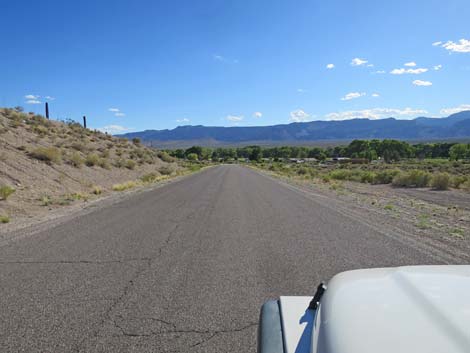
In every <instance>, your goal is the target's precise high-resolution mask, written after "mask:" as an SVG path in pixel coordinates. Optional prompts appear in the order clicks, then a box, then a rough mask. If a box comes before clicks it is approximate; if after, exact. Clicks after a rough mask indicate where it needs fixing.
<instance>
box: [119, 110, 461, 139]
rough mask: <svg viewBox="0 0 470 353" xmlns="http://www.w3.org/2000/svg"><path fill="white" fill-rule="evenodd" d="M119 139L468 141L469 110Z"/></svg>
mask: <svg viewBox="0 0 470 353" xmlns="http://www.w3.org/2000/svg"><path fill="white" fill-rule="evenodd" d="M119 136H121V137H125V138H129V139H132V138H134V137H138V138H140V139H141V140H142V141H143V142H146V143H151V144H152V145H154V146H167V147H185V146H189V145H192V144H198V145H203V146H204V145H205V146H217V145H241V144H243V145H246V144H256V143H258V144H264V145H266V144H272V145H279V144H283V143H284V144H287V143H301V142H303V143H312V142H314V141H328V140H330V141H332V140H335V141H339V140H352V139H372V138H377V139H384V138H393V139H400V140H439V139H462V138H463V139H465V138H470V111H463V112H460V113H456V114H453V115H450V116H448V117H447V118H426V117H420V118H416V119H413V120H399V119H395V118H388V119H378V120H370V119H351V120H342V121H312V122H305V123H291V124H283V125H273V126H253V127H252V126H250V127H214V126H202V125H198V126H190V125H188V126H178V127H177V128H175V129H172V130H145V131H141V132H132V133H127V134H123V135H119Z"/></svg>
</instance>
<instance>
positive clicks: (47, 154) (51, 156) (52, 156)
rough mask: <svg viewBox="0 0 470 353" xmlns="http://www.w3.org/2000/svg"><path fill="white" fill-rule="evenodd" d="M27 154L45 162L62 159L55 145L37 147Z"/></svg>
mask: <svg viewBox="0 0 470 353" xmlns="http://www.w3.org/2000/svg"><path fill="white" fill-rule="evenodd" d="M29 155H30V156H31V157H32V158H35V159H38V160H40V161H44V162H46V163H47V164H54V163H55V164H58V163H60V162H61V160H62V157H61V155H62V154H61V152H60V150H59V149H58V148H57V147H38V148H35V149H34V150H32V151H31V152H30V153H29Z"/></svg>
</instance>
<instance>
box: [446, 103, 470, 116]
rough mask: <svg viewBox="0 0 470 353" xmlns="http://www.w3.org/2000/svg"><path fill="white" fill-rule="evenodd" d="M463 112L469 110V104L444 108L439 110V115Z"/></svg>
mask: <svg viewBox="0 0 470 353" xmlns="http://www.w3.org/2000/svg"><path fill="white" fill-rule="evenodd" d="M465 110H470V104H461V105H459V106H458V107H453V108H444V109H441V111H440V113H441V114H442V115H452V114H455V113H460V112H463V111H465Z"/></svg>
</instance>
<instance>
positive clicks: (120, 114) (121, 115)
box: [114, 112, 126, 117]
mask: <svg viewBox="0 0 470 353" xmlns="http://www.w3.org/2000/svg"><path fill="white" fill-rule="evenodd" d="M114 116H120V117H123V116H126V114H124V113H122V112H117V113H114Z"/></svg>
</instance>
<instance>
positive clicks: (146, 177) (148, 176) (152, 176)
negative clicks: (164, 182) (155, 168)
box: [140, 173, 158, 183]
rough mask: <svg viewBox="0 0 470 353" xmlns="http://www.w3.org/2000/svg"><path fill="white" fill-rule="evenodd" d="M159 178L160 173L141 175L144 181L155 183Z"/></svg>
mask: <svg viewBox="0 0 470 353" xmlns="http://www.w3.org/2000/svg"><path fill="white" fill-rule="evenodd" d="M157 179H158V175H157V174H156V173H148V174H145V175H143V176H141V177H140V180H142V181H143V182H144V183H153V182H155V181H156V180H157Z"/></svg>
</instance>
